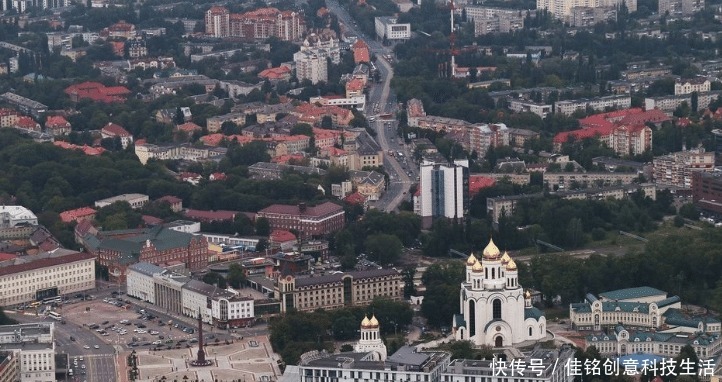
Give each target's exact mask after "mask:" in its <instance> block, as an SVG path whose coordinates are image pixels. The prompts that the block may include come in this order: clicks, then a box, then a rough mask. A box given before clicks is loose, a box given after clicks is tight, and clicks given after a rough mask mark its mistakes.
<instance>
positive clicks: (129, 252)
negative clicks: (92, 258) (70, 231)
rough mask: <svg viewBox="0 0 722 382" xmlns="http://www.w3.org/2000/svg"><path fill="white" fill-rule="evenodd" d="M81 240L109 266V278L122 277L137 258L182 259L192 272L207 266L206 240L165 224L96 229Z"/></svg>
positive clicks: (154, 260)
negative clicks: (113, 229)
mask: <svg viewBox="0 0 722 382" xmlns="http://www.w3.org/2000/svg"><path fill="white" fill-rule="evenodd" d="M82 241H83V243H84V244H85V246H86V247H87V248H88V250H89V251H90V252H92V253H94V254H95V255H96V256H97V258H98V261H99V264H100V265H102V266H105V267H108V272H109V274H110V277H111V279H113V280H118V281H123V280H125V275H126V269H127V267H128V266H129V265H131V264H135V263H137V262H139V261H143V262H147V263H151V264H156V265H162V264H169V263H176V262H181V263H183V264H184V265H185V267H186V268H187V269H189V270H191V271H196V270H200V269H203V268H205V267H206V265H208V241H207V240H206V238H205V237H203V236H197V235H192V234H189V233H185V232H178V231H174V230H171V229H168V228H165V227H153V228H149V229H140V230H122V231H108V232H99V233H98V235H97V236H92V237H88V236H86V237H84V238H83V240H82Z"/></svg>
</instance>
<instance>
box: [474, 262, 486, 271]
mask: <svg viewBox="0 0 722 382" xmlns="http://www.w3.org/2000/svg"><path fill="white" fill-rule="evenodd" d="M483 270H484V266H483V265H481V263H480V262H478V261H477V262H476V263H474V265H473V266H472V267H471V271H472V272H482V271H483Z"/></svg>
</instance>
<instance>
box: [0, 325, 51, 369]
mask: <svg viewBox="0 0 722 382" xmlns="http://www.w3.org/2000/svg"><path fill="white" fill-rule="evenodd" d="M54 335H55V325H54V323H52V322H36V323H32V324H18V325H4V326H0V347H2V349H3V350H6V351H12V352H13V353H15V354H16V356H17V357H18V358H19V362H18V365H19V366H20V379H19V381H20V382H55V340H54Z"/></svg>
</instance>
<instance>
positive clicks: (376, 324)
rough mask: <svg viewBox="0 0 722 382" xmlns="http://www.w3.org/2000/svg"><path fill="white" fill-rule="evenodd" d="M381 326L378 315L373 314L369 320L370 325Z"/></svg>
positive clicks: (373, 326)
mask: <svg viewBox="0 0 722 382" xmlns="http://www.w3.org/2000/svg"><path fill="white" fill-rule="evenodd" d="M378 326H379V320H377V319H376V315H372V316H371V319H370V320H369V327H372V328H377V327H378Z"/></svg>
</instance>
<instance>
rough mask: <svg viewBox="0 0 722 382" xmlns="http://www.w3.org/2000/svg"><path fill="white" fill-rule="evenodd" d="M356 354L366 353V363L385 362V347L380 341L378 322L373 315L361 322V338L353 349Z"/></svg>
mask: <svg viewBox="0 0 722 382" xmlns="http://www.w3.org/2000/svg"><path fill="white" fill-rule="evenodd" d="M353 350H354V351H355V352H356V353H368V355H367V359H366V360H367V361H382V362H383V361H386V345H384V341H383V340H382V339H381V330H380V329H379V321H378V320H377V319H376V316H375V315H372V316H371V319H369V318H368V317H364V319H363V321H361V338H360V339H359V341H358V342H357V343H356V345H355V346H354V347H353Z"/></svg>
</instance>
